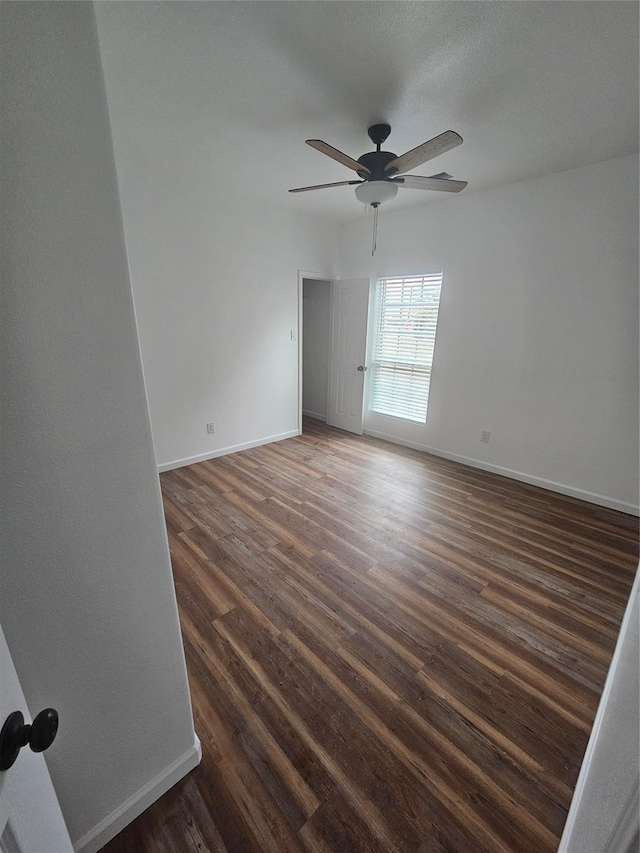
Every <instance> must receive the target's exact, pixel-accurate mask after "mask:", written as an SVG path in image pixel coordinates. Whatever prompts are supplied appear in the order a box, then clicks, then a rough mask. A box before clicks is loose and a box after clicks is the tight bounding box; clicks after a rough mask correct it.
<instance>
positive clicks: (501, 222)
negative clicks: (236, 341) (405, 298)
mask: <svg viewBox="0 0 640 853" xmlns="http://www.w3.org/2000/svg"><path fill="white" fill-rule="evenodd" d="M407 192H410V190H407ZM370 245H371V220H370V218H367V219H366V220H365V219H364V218H361V219H359V220H357V221H354V222H350V223H348V224H347V225H345V226H344V228H343V231H342V253H341V261H340V264H339V268H340V274H341V275H342V276H343V277H345V278H351V277H358V276H366V275H371V276H374V277H376V276H381V275H391V274H396V275H397V274H403V273H404V274H416V273H425V272H431V271H434V270H439V269H443V270H444V284H443V290H442V301H441V306H440V319H439V326H438V332H437V340H436V350H435V359H434V367H433V377H432V382H431V396H430V402H429V412H428V415H427V423H426V425H414V424H409V423H407V422H402V421H399V420H396V419H393V418H388V417H384V416H382V415H374V414H371V413H369V414H368V415H367V416H366V420H365V430H366V431H368V432H374V433H377V434H383V435H388V436H392V437H395V438H396V439H400V440H403V441H406V442H409V443H412V444H414V445H415V446H417V447H422V448H425V449H428V448H432V449H434V450H435V451H437V452H440V453H443V454H445V455H450V456H454V457H458V458H460V457H461V458H463V459H468V460H473V461H475V462H476V463H477V464H479V465H484V466H487V467H490V468H493V469H495V470H502V469H504V470H505V473H507V472H512V473H516V474H517V475H518V476H522V477H523V478H524V479H528V480H530V481H531V482H537V483H539V484H540V485H545V484H546V485H552V484H554V483H555V484H560V485H559V488H560V490H564V491H568V492H569V493H573V494H577V495H578V496H580V497H583V498H586V499H592V500H595V501H596V502H602V503H605V504H608V505H612V506H614V507H617V508H620V509H623V510H632V511H633V508H634V507H636V508H637V505H638V158H637V157H629V158H624V159H619V160H613V161H609V162H606V163H599V164H596V165H593V166H587V167H584V168H580V169H575V170H571V171H567V172H563V173H560V174H556V175H550V176H548V177H544V178H539V179H536V180H531V181H526V182H523V183H519V184H511V185H508V186H504V187H501V188H498V189H493V190H488V191H483V192H477V193H473V192H469V191H468V190H466V191H464V192H463V193H462V194H460V195H456V196H447V197H446V198H439V199H437V200H436V201H435V202H434V203H432V204H428V205H423V206H420V207H413V208H411V209H408V210H404V211H402V210H401V211H398V212H395V213H394V212H393V203H390V204H389V205H388V206H387V207H383V208H382V209H381V212H380V219H379V225H378V249H377V253H376V255H375V257H374V258H371V256H370ZM485 429H486V430H490V432H491V440H490V443H489V444H488V445H485V444H481V443H480V432H481V430H485Z"/></svg>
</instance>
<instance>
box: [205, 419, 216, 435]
mask: <svg viewBox="0 0 640 853" xmlns="http://www.w3.org/2000/svg"><path fill="white" fill-rule="evenodd" d="M215 431H216V425H215V424H214V422H213V421H211V423H208V424H207V433H208V434H209V435H213V434H214V432H215Z"/></svg>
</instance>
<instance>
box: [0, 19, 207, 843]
mask: <svg viewBox="0 0 640 853" xmlns="http://www.w3.org/2000/svg"><path fill="white" fill-rule="evenodd" d="M0 11H1V15H2V66H3V67H2V79H3V84H2V98H3V104H2V106H3V120H2V123H1V124H2V140H1V141H2V174H1V184H0V197H1V198H2V204H3V217H2V260H3V263H2V314H1V317H2V319H1V329H0V331H1V336H0V339H1V341H2V350H1V356H2V359H1V362H0V363H1V365H2V375H1V388H0V390H1V395H2V397H1V411H2V489H1V502H2V507H1V508H2V513H1V517H2V541H3V551H2V573H1V581H0V582H1V595H0V620H1V621H2V624H3V626H4V630H5V633H6V636H7V640H8V643H9V646H10V648H11V651H12V654H13V657H14V660H15V663H16V668H17V670H18V673H19V676H20V678H21V680H22V684H23V687H24V691H25V694H26V697H27V701H28V703H29V706H30V709H31V711H32V713H34V714H35V713H36V712H37V711H39V710H40V709H41V708H43V707H46V706H49V705H51V706H53V707H55V708H57V709H58V711H59V713H60V729H59V734H58V738H57V740H56V742H55V744H54V745H53V746H52V747H51V749H50V750H49V752H48V753H47V762H48V765H49V768H50V771H51V775H52V778H53V782H54V785H55V787H56V790H57V792H58V796H59V799H60V803H61V806H62V809H63V813H64V816H65V818H66V821H67V824H68V827H69V831H70V834H71V838H72V840H73V841H74V842H75V843H76V844H78V843H80V844H82V843H83V841H84V842H88V843H87V845H86V849H87V850H89V849H95V845H96V843H97V842H98V841H100V840H101V841H102V842H104V841H105V840H106V838H107V837H108V836H109V834H110V829H111V830H113V829H114V826H115V828H119V826H117V825H111V823H110V821H111V818H112V817H113V812H114V811H117V810H119V809H123V808H124V810H125V815H128V816H129V817H132V816H133V814H132V811H133V812H135V809H136V807H135V806H133V807H132V811H127V808H128V806H131V805H132V803H131V802H127V801H128V798H130V797H133V798H134V799H135V797H136V796H137V795H138V794H139V793H140V790H141V789H142V788H143V786H145V785H148V784H151V787H152V788H153V785H154V783H155V782H157V783H159V788H162V786H163V784H165V783H166V782H167V779H164V778H163V777H164V775H165V774H166V773H167V772H168V771H170V770H171V769H173V770H174V771H176V772H177V771H180V772H183V773H184V772H186V770H188V769H189V767H190V766H193V764H194V763H195V762H196V761H197V755H196V749H195V744H194V732H193V725H192V718H191V708H190V699H189V693H188V687H187V681H186V670H185V665H184V656H183V650H182V645H181V640H180V633H179V625H178V619H177V609H176V603H175V595H174V589H173V583H172V577H171V569H170V563H169V558H168V549H167V542H166V533H165V529H164V522H163V516H162V506H161V500H160V491H159V484H158V477H157V472H156V467H155V458H154V452H153V444H152V438H151V429H150V424H149V417H148V410H147V405H146V400H145V391H144V384H143V377H142V369H141V362H140V355H139V347H138V340H137V335H136V323H135V316H134V311H133V302H132V296H131V289H130V283H129V275H128V269H127V258H126V253H125V245H124V238H123V229H122V221H121V214H120V205H119V199H118V191H117V183H116V173H115V166H114V161H113V151H112V144H111V138H110V130H109V121H108V115H107V105H106V96H105V91H104V84H103V78H102V70H101V66H100V59H99V52H98V43H97V35H96V30H95V20H94V12H93V8H92V6H91V4H87V3H82V2H73V3H62V2H61V3H20V2H19V3H15V4H14V3H2V4H0ZM173 779H174V780H175V776H174V777H173ZM155 792H156V795H157V794H158V793H160V790H159V789H158V788H156V789H155ZM142 805H144V802H143V801H141V802H139V803H138V806H142ZM24 808H25V809H34V808H37V804H36V803H28V802H27V803H25V804H24ZM110 816H111V817H110ZM103 821H104V823H103V824H101V822H103ZM116 824H117V822H116ZM101 828H102V829H104V830H105V833H104V834H103V835H99V836H98V837H97V838H96V839H94V841H93V842H91V838H92V837H93V835H94V834H95V833H96V832H97V831H99V830H100V829H101ZM92 844H93V847H92Z"/></svg>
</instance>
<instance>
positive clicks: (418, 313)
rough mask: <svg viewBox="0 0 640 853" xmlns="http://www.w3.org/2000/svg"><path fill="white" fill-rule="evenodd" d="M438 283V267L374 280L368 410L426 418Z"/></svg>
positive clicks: (423, 420) (440, 285)
mask: <svg viewBox="0 0 640 853" xmlns="http://www.w3.org/2000/svg"><path fill="white" fill-rule="evenodd" d="M441 287H442V273H441V272H439V273H433V274H430V275H421V276H409V277H407V278H381V279H380V280H379V281H378V285H377V288H376V301H375V325H374V335H373V359H372V361H373V363H372V376H371V392H370V396H369V409H370V410H371V411H372V412H378V413H379V414H381V415H391V416H392V417H396V418H405V419H406V420H409V421H416V422H417V423H422V424H423V423H425V422H426V420H427V403H428V400H429V383H430V380H431V365H432V363H433V349H434V346H435V340H436V325H437V322H438V307H439V305H440V290H441Z"/></svg>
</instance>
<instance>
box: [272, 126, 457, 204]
mask: <svg viewBox="0 0 640 853" xmlns="http://www.w3.org/2000/svg"><path fill="white" fill-rule="evenodd" d="M390 133H391V127H390V126H389V125H388V124H374V125H372V126H371V127H370V128H369V130H368V134H369V139H371V141H372V142H373V144H374V145H375V146H376V150H375V151H370V152H369V153H368V154H363V155H362V156H361V157H358V159H357V160H354V159H353V158H351V157H349V156H348V155H347V154H343V153H342V151H338V149H337V148H334V147H333V146H331V145H328V144H327V143H326V142H323V141H322V140H321V139H307V140H306V143H307V145H310V146H311V147H312V148H315V149H316V150H317V151H320V152H321V153H322V154H326V155H327V157H331V158H332V159H333V160H336V161H337V162H338V163H342V165H343V166H347V167H348V168H349V169H353V171H354V172H357V173H358V175H359V176H360V180H359V181H337V182H336V183H333V184H317V185H316V186H312V187H296V189H293V190H289V192H290V193H302V192H308V191H309V190H322V189H326V188H328V187H341V186H348V185H357V188H356V198H357V199H358V201H362V202H364V203H365V204H369V205H371V206H372V207H373V208H377V207H379V206H380V204H382V203H383V202H385V201H389V200H390V199H392V198H394V197H395V196H396V194H397V192H398V187H405V188H406V189H412V190H439V191H441V192H450V193H458V192H460V190H463V189H464V188H465V187H466V186H467V182H466V181H454V180H453V178H452V177H451V175H448V174H447V173H446V172H440V173H439V174H437V175H431V176H430V177H423V176H421V175H407V176H406V177H402V175H403V174H404V173H405V172H409V171H410V170H411V169H415V168H417V167H418V166H421V165H422V164H423V163H426V162H427V161H428V160H432V159H433V158H434V157H438V156H439V155H440V154H444V153H445V152H446V151H450V150H451V149H452V148H455V147H456V146H457V145H461V144H462V137H461V136H460V135H459V134H457V133H456V132H455V131H453V130H445V132H444V133H441V134H440V135H439V136H434V138H433V139H430V140H429V141H428V142H423V143H422V145H418V146H417V147H416V148H412V149H411V150H410V151H407V152H406V154H402V155H401V156H400V157H398V156H397V155H396V154H392V153H391V151H381V150H380V146H381V145H382V143H383V142H384V141H385V140H386V138H387V137H388V136H389V134H390Z"/></svg>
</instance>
